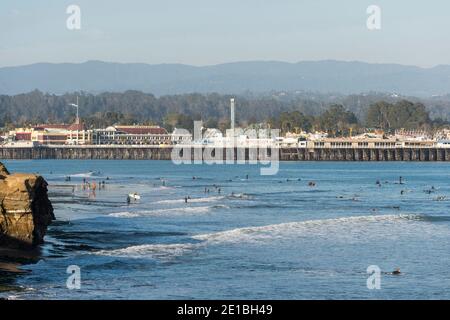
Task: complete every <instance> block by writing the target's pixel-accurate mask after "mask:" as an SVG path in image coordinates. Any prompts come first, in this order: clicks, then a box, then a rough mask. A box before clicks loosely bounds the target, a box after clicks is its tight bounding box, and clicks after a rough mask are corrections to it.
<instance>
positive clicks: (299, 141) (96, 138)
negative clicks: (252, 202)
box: [0, 98, 450, 149]
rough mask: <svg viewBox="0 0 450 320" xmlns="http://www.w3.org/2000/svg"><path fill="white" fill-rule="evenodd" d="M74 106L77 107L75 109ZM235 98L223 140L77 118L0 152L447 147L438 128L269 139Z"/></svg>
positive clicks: (20, 138)
mask: <svg viewBox="0 0 450 320" xmlns="http://www.w3.org/2000/svg"><path fill="white" fill-rule="evenodd" d="M73 106H75V107H77V108H78V102H77V104H73ZM235 107H236V104H235V99H234V98H232V99H230V121H231V123H230V126H231V129H229V130H227V133H226V135H225V136H224V134H223V133H222V131H220V130H219V129H214V128H201V137H198V134H197V136H196V135H195V134H193V133H190V132H189V131H186V130H183V129H180V128H175V129H174V130H173V131H172V132H171V133H169V132H168V131H167V130H166V129H165V128H163V127H160V126H148V125H119V124H117V125H113V126H109V127H107V128H98V129H86V127H85V125H84V124H83V122H82V121H80V118H79V117H78V109H77V117H76V120H75V123H73V124H41V125H35V126H30V127H25V128H15V129H13V130H9V131H8V132H6V133H4V134H3V135H1V136H0V146H2V147H16V148H17V147H38V146H135V147H139V146H153V147H170V146H173V145H177V144H192V145H197V146H198V145H202V146H211V147H220V146H225V145H229V143H230V141H232V142H233V143H234V144H235V145H236V146H242V147H246V148H249V147H250V148H251V147H272V148H273V147H276V148H305V149H323V148H325V149H342V148H346V149H348V148H350V149H360V148H370V149H391V148H433V147H437V148H450V130H449V129H442V130H440V131H438V132H437V133H435V134H434V135H433V136H431V135H430V134H428V133H427V132H425V131H419V130H404V129H402V130H397V131H395V133H394V134H386V133H385V132H384V131H382V130H372V131H370V132H366V133H363V134H359V135H355V136H352V132H351V130H350V136H348V137H329V136H328V134H327V133H326V132H305V131H301V130H300V131H299V130H298V128H296V129H295V132H291V131H288V132H286V133H285V134H284V135H281V134H276V136H274V134H273V132H272V130H269V128H268V127H269V125H267V124H260V125H257V126H253V127H249V128H245V129H243V128H236V127H235Z"/></svg>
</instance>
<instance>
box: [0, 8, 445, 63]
mask: <svg viewBox="0 0 450 320" xmlns="http://www.w3.org/2000/svg"><path fill="white" fill-rule="evenodd" d="M72 4H75V5H78V6H79V7H80V9H81V29H80V30H69V29H68V28H67V27H66V20H67V19H68V17H69V14H67V13H66V9H67V7H68V6H69V5H72ZM370 5H378V6H379V7H380V9H381V29H380V30H369V29H368V28H367V26H366V21H367V19H368V17H369V14H367V12H366V10H367V7H368V6H370ZM449 14H450V1H448V0H431V1H417V0H414V1H411V0H410V1H406V0H339V1H336V0H327V1H326V0H310V1H305V0H259V1H258V0H164V1H159V0H146V1H145V0H127V1H118V0H71V1H66V0H39V1H29V0H1V2H0V67H5V66H16V65H25V64H31V63H37V62H52V63H61V62H76V63H78V62H84V61H87V60H103V61H111V62H143V63H150V64H160V63H183V64H191V65H198V66H202V65H212V64H219V63H227V62H235V61H249V60H277V61H287V62H298V61H305V60H328V59H332V60H344V61H354V60H357V61H366V62H372V63H398V64H406V65H416V66H421V67H432V66H436V65H440V64H449V65H450V19H448V15H449Z"/></svg>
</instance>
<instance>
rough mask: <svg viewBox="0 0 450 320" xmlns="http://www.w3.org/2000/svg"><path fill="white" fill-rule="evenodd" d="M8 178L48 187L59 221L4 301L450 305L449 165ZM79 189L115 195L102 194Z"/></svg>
mask: <svg viewBox="0 0 450 320" xmlns="http://www.w3.org/2000/svg"><path fill="white" fill-rule="evenodd" d="M5 165H6V166H7V168H8V169H9V170H10V171H11V172H39V173H40V174H42V175H43V176H44V177H45V178H46V179H47V181H48V182H49V185H50V186H49V196H50V198H51V200H52V203H53V205H54V208H55V215H56V217H57V220H56V221H55V222H54V223H53V224H52V225H51V226H50V227H49V229H48V234H47V236H46V238H45V239H46V243H45V244H44V245H43V246H42V247H41V248H40V249H39V255H38V258H37V259H36V260H35V261H33V262H32V263H31V262H24V264H23V265H22V266H21V267H20V268H21V269H22V270H24V271H25V272H23V273H19V274H11V275H4V274H2V275H0V288H1V290H0V297H7V298H10V299H89V300H92V299H449V298H450V290H448V288H449V287H450V213H449V211H450V202H449V200H450V185H449V183H448V181H449V178H450V163H437V162H434V163H425V162H414V163H412V162H411V163H406V162H380V163H378V162H370V163H363V162H281V163H280V170H279V173H278V174H277V175H273V176H261V175H260V174H259V173H260V171H259V169H260V168H259V167H258V166H256V165H206V164H204V165H194V164H193V165H178V166H177V165H175V164H173V163H171V162H170V161H121V160H118V161H112V160H109V161H96V160H92V161H91V160H89V161H87V160H82V161H81V160H80V161H77V160H67V161H65V160H35V161H5ZM67 176H70V177H71V181H66V177H67ZM400 176H401V177H402V182H403V184H400V183H399V182H400V181H399V177H400ZM83 179H86V180H87V181H89V182H94V181H95V182H96V183H97V185H98V184H99V183H100V182H101V181H105V187H104V188H98V187H97V190H96V192H95V195H94V194H93V192H92V191H89V190H83V188H82V187H81V186H82V183H83ZM312 181H313V182H314V183H315V185H314V184H313V185H311V183H310V182H312ZM377 181H378V182H379V183H378V184H377ZM219 189H220V190H219ZM133 193H138V194H139V195H140V196H141V199H140V200H136V201H135V200H131V202H130V203H129V204H128V203H127V201H126V198H127V195H128V194H133ZM186 197H189V199H188V201H187V203H186V202H185V198H186ZM70 266H72V267H70ZM73 266H76V267H78V268H79V280H80V282H79V287H76V288H74V287H73V286H70V285H69V286H68V285H67V282H68V278H69V277H71V276H72V274H69V273H68V268H69V269H70V268H73ZM369 266H377V267H378V268H379V269H380V270H381V274H380V278H379V279H380V286H379V289H369V288H368V286H367V280H368V278H369V277H370V276H371V274H369V273H368V272H367V268H368V267H369ZM395 268H400V269H401V274H400V275H392V274H391V272H392V271H393V270H394V269H395ZM71 270H73V269H71Z"/></svg>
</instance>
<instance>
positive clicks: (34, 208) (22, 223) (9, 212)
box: [0, 163, 55, 247]
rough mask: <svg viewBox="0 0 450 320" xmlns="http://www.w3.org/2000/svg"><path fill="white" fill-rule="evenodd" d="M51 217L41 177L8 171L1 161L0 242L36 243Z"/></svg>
mask: <svg viewBox="0 0 450 320" xmlns="http://www.w3.org/2000/svg"><path fill="white" fill-rule="evenodd" d="M54 219H55V216H54V214H53V207H52V204H51V202H50V200H49V199H48V196H47V182H46V181H45V180H44V178H42V177H41V176H38V175H34V174H23V173H16V174H10V173H9V172H8V170H7V169H6V168H5V166H4V165H3V164H2V163H0V246H7V247H34V246H36V245H39V244H41V243H42V242H43V240H44V236H45V233H46V231H47V226H48V225H49V224H50V223H51V222H52V220H54Z"/></svg>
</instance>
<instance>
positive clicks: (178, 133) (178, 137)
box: [170, 128, 192, 144]
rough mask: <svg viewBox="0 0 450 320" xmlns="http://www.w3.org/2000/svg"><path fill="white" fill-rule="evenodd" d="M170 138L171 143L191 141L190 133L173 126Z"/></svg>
mask: <svg viewBox="0 0 450 320" xmlns="http://www.w3.org/2000/svg"><path fill="white" fill-rule="evenodd" d="M170 140H171V142H172V144H189V143H191V142H192V134H191V133H189V131H187V130H185V129H177V128H175V129H174V130H173V131H172V133H171V135H170Z"/></svg>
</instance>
